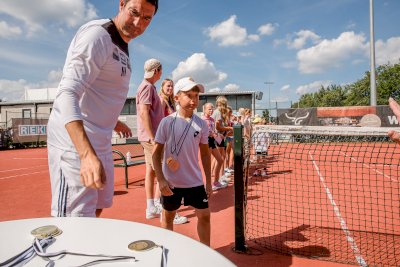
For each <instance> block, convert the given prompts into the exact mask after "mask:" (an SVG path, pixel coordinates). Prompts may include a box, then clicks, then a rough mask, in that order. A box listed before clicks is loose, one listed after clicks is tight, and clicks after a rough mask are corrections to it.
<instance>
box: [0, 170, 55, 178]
mask: <svg viewBox="0 0 400 267" xmlns="http://www.w3.org/2000/svg"><path fill="white" fill-rule="evenodd" d="M48 171H49V170H45V171H39V172H30V173H25V174H18V175H12V176H6V177H0V180H6V179H10V178H15V177H20V176H27V175H32V174H35V173H42V172H48Z"/></svg>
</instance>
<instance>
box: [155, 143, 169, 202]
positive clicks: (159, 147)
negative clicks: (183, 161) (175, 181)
mask: <svg viewBox="0 0 400 267" xmlns="http://www.w3.org/2000/svg"><path fill="white" fill-rule="evenodd" d="M163 151H164V145H163V144H159V143H157V142H156V143H155V145H154V151H153V156H152V159H153V165H154V171H155V173H156V177H157V181H158V186H159V188H160V191H161V194H162V195H163V196H171V195H172V194H173V193H172V190H171V188H170V186H169V183H168V181H167V180H166V179H165V177H164V174H163V172H162V166H161V162H162V154H163Z"/></svg>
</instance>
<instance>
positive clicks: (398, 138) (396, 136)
mask: <svg viewBox="0 0 400 267" xmlns="http://www.w3.org/2000/svg"><path fill="white" fill-rule="evenodd" d="M389 106H390V108H391V109H392V111H393V113H394V115H396V117H397V120H398V121H400V105H399V104H398V103H397V102H396V101H395V100H394V99H393V98H391V97H390V98H389ZM388 136H389V137H390V139H392V140H393V141H394V142H396V143H398V144H400V133H399V132H397V131H393V130H390V131H389V132H388Z"/></svg>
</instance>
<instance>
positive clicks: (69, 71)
mask: <svg viewBox="0 0 400 267" xmlns="http://www.w3.org/2000/svg"><path fill="white" fill-rule="evenodd" d="M130 77H131V67H130V62H129V51H128V44H127V43H126V42H124V41H123V39H122V38H121V36H120V35H119V33H118V31H117V29H116V27H115V25H114V23H113V22H112V21H111V20H110V19H101V20H94V21H91V22H89V23H87V24H85V25H83V26H82V27H81V28H80V29H79V30H78V32H77V33H76V35H75V37H74V39H73V40H72V42H71V44H70V47H69V49H68V53H67V58H66V61H65V65H64V70H63V76H62V79H61V82H60V84H59V86H58V93H57V96H56V99H55V100H54V104H53V110H52V112H51V115H50V118H49V123H48V128H47V142H48V143H49V144H51V145H53V146H55V147H57V148H60V149H63V150H65V151H72V152H76V149H75V147H74V145H73V143H72V141H71V139H70V137H69V135H68V132H67V131H66V129H65V124H67V123H69V122H71V121H76V120H82V121H83V124H84V127H85V131H86V133H87V135H88V137H89V140H90V142H91V144H92V146H93V147H94V149H95V151H96V153H97V154H98V155H101V154H107V153H111V137H112V131H113V129H114V127H115V125H116V122H117V120H118V116H119V115H120V113H121V110H122V107H123V105H124V103H125V100H126V96H127V94H128V90H129V81H130Z"/></svg>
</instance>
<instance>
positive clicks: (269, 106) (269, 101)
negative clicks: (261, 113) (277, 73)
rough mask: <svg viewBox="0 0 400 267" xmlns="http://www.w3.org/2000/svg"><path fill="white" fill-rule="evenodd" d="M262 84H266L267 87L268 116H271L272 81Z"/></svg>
mask: <svg viewBox="0 0 400 267" xmlns="http://www.w3.org/2000/svg"><path fill="white" fill-rule="evenodd" d="M264 84H266V85H267V89H268V117H271V110H270V109H271V85H272V84H274V82H264Z"/></svg>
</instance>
